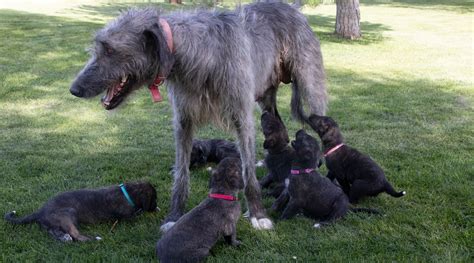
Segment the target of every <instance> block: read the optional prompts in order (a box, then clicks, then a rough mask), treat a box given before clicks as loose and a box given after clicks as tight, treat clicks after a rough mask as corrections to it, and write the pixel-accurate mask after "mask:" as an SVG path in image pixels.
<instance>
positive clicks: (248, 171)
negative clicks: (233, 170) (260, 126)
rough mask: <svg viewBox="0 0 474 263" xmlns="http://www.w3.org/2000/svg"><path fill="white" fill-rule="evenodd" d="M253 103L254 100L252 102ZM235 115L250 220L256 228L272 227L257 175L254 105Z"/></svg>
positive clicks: (241, 109) (242, 109)
mask: <svg viewBox="0 0 474 263" xmlns="http://www.w3.org/2000/svg"><path fill="white" fill-rule="evenodd" d="M252 103H253V102H252ZM238 110H240V112H236V113H235V114H234V116H233V120H234V125H235V130H236V131H237V136H238V139H239V147H240V155H241V159H242V172H243V173H242V175H243V178H244V183H245V197H246V198H247V206H248V209H249V211H250V221H251V223H252V226H253V227H254V228H256V229H271V228H273V223H272V221H271V220H270V219H268V218H267V217H266V214H265V209H264V207H263V205H262V194H261V190H260V185H259V183H258V181H257V177H256V175H255V131H254V120H253V107H252V106H251V105H249V106H248V107H243V108H239V109H238Z"/></svg>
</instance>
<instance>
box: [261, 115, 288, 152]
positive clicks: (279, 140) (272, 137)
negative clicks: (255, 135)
mask: <svg viewBox="0 0 474 263" xmlns="http://www.w3.org/2000/svg"><path fill="white" fill-rule="evenodd" d="M261 125H262V130H263V135H264V136H265V141H264V142H263V148H264V149H267V150H273V151H281V150H283V149H284V148H285V147H286V146H287V145H288V143H289V142H290V138H289V137H288V131H287V130H286V128H285V125H284V124H283V123H282V122H281V121H280V120H279V119H278V118H277V117H276V116H275V115H273V114H271V113H270V112H268V111H267V112H264V113H263V114H262V116H261Z"/></svg>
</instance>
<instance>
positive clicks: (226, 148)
mask: <svg viewBox="0 0 474 263" xmlns="http://www.w3.org/2000/svg"><path fill="white" fill-rule="evenodd" d="M227 157H234V158H240V152H239V149H238V148H237V145H235V143H233V142H230V141H227V140H219V139H212V140H193V149H192V151H191V162H190V165H189V168H192V167H197V166H202V165H205V164H206V163H208V162H212V163H216V164H218V163H219V162H220V161H222V160H223V159H224V158H227Z"/></svg>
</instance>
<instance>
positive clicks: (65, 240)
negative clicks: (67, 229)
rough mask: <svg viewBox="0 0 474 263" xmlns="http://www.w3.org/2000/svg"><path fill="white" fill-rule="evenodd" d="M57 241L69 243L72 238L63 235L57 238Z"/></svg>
mask: <svg viewBox="0 0 474 263" xmlns="http://www.w3.org/2000/svg"><path fill="white" fill-rule="evenodd" d="M59 240H60V241H62V242H71V241H72V237H71V235H69V234H64V235H62V236H61V237H60V238H59Z"/></svg>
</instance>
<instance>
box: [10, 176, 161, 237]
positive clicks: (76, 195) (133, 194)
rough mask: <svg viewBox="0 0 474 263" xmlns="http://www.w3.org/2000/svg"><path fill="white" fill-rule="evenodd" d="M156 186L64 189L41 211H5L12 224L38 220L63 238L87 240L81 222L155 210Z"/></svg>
mask: <svg viewBox="0 0 474 263" xmlns="http://www.w3.org/2000/svg"><path fill="white" fill-rule="evenodd" d="M156 209H157V207H156V190H155V188H154V187H153V186H152V185H151V184H150V183H145V182H137V183H126V184H121V185H120V186H111V187H107V188H100V189H81V190H75V191H70V192H64V193H61V194H58V195H56V196H55V197H53V198H51V199H50V200H49V201H48V202H46V203H45V204H44V205H43V207H41V208H40V209H39V210H38V211H36V212H34V213H33V214H30V215H28V216H25V217H22V218H15V214H16V212H15V211H13V212H10V213H7V214H6V215H5V220H7V221H8V222H10V223H12V224H28V223H33V222H35V223H38V224H39V225H40V226H41V227H42V228H44V229H46V230H47V231H48V233H49V234H51V235H52V236H53V238H55V239H57V240H60V241H64V242H66V241H73V240H74V241H88V240H91V239H92V238H91V237H88V236H85V235H82V234H81V233H80V232H79V230H78V225H79V224H81V223H86V224H93V223H97V222H101V221H105V220H116V219H123V218H131V217H134V216H135V215H137V214H139V213H140V212H142V211H149V212H151V211H155V210H156ZM96 239H100V237H96Z"/></svg>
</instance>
